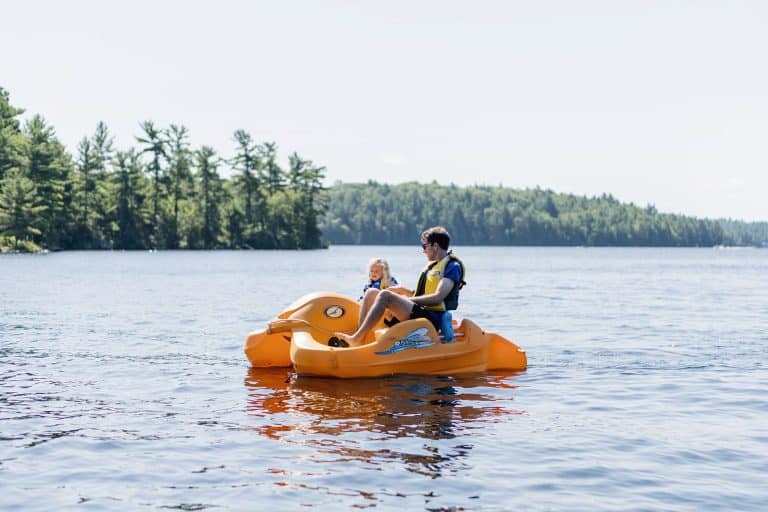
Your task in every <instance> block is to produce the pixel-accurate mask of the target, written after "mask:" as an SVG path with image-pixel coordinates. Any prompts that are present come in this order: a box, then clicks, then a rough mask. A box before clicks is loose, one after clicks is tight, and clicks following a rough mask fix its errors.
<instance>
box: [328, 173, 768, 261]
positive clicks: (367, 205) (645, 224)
mask: <svg viewBox="0 0 768 512" xmlns="http://www.w3.org/2000/svg"><path fill="white" fill-rule="evenodd" d="M760 224H763V225H765V224H766V223H756V224H755V227H754V228H753V227H752V226H751V225H750V224H747V223H743V222H737V221H730V223H727V222H725V221H717V220H708V219H698V218H694V217H689V216H684V215H674V214H667V213H660V212H658V211H657V210H656V208H655V207H653V206H647V207H638V206H636V205H634V204H626V203H621V202H619V201H618V200H616V199H615V198H614V197H612V196H611V195H602V196H600V197H593V198H587V197H583V196H576V195H572V194H560V193H555V192H553V191H551V190H542V189H540V188H535V189H526V190H520V189H511V188H503V187H490V186H472V187H458V186H455V185H449V186H445V185H440V184H438V183H436V182H433V183H431V184H420V183H403V184H398V185H388V184H381V183H377V182H375V181H368V182H367V183H337V184H336V185H334V186H333V187H331V188H330V189H329V191H328V211H327V213H326V215H325V217H324V218H323V221H322V223H321V224H320V229H321V230H322V231H323V236H325V237H326V238H327V239H328V240H329V241H330V242H331V243H337V244H412V243H414V242H415V241H417V239H418V235H419V233H420V232H421V230H422V229H423V228H424V227H425V226H432V225H444V226H446V227H448V229H449V231H450V232H451V234H452V236H453V238H454V239H455V240H456V241H457V242H458V243H460V244H462V245H565V246H672V247H676V246H680V247H692V246H715V245H721V244H726V245H741V244H748V245H760V243H765V242H766V241H768V232H763V235H762V238H761V237H760V235H759V231H757V227H759V225H760ZM737 228H739V229H741V230H742V232H739V231H738V229H737ZM739 233H740V234H739ZM747 233H752V234H754V235H755V236H752V237H750V236H748V235H747Z"/></svg>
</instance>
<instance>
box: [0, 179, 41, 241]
mask: <svg viewBox="0 0 768 512" xmlns="http://www.w3.org/2000/svg"><path fill="white" fill-rule="evenodd" d="M45 210H46V207H45V206H44V205H42V204H40V202H39V197H38V194H37V187H36V186H35V184H34V182H33V181H32V180H30V179H29V178H27V177H26V176H24V174H23V173H22V172H21V171H20V170H19V169H15V168H14V169H11V170H10V171H8V172H7V173H6V175H5V177H4V178H3V179H2V180H1V181H0V233H4V234H5V236H6V237H8V239H7V241H6V242H5V243H7V244H9V246H11V247H12V248H13V249H14V250H17V251H18V250H26V249H28V248H30V247H37V244H35V243H34V242H33V240H32V239H33V237H38V236H40V235H41V234H42V230H41V226H42V225H43V217H42V214H43V212H44V211H45Z"/></svg>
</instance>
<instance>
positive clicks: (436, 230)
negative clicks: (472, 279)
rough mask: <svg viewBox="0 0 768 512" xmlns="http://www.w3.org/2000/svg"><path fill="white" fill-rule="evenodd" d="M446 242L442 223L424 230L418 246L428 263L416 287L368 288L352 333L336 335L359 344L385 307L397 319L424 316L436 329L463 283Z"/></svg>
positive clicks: (455, 303)
mask: <svg viewBox="0 0 768 512" xmlns="http://www.w3.org/2000/svg"><path fill="white" fill-rule="evenodd" d="M450 243H451V237H450V235H449V234H448V231H447V230H446V229H445V228H444V227H442V226H435V227H432V228H429V229H427V230H426V231H424V232H423V233H422V234H421V247H422V249H423V251H424V255H425V256H426V257H427V260H428V261H429V264H428V265H427V267H426V268H425V269H424V270H423V271H422V272H421V275H420V276H419V282H418V285H417V286H416V290H409V289H407V288H405V287H404V286H402V285H396V286H390V287H389V288H387V289H385V290H378V289H375V288H371V289H368V290H367V291H366V293H365V295H364V296H363V301H362V303H361V304H360V321H359V325H358V328H357V330H356V331H355V332H354V333H352V334H346V333H336V337H337V338H338V339H340V340H342V341H345V342H347V343H348V344H349V345H350V346H353V347H354V346H357V345H360V344H361V343H362V342H363V339H365V335H366V333H367V332H368V331H369V330H371V328H372V327H373V326H374V325H376V323H377V322H378V321H379V319H381V317H382V316H383V315H384V313H385V312H386V310H387V309H389V310H390V311H391V312H392V313H393V314H394V316H395V317H396V318H397V319H398V320H407V319H411V318H426V319H427V320H429V321H430V322H431V323H432V324H433V325H434V326H435V329H437V330H439V329H440V324H441V321H442V318H443V314H444V313H445V311H446V309H456V307H457V306H458V299H459V288H461V286H463V284H464V281H463V278H464V267H463V265H462V263H461V261H460V260H459V259H458V258H456V257H455V256H453V255H452V254H450V253H449V252H448V247H449V246H450Z"/></svg>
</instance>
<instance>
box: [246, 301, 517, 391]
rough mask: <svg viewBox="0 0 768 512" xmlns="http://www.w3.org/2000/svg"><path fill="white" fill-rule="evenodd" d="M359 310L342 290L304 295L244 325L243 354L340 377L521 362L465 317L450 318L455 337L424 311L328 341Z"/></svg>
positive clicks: (257, 363) (257, 361)
mask: <svg viewBox="0 0 768 512" xmlns="http://www.w3.org/2000/svg"><path fill="white" fill-rule="evenodd" d="M358 316H359V305H358V303H357V302H356V301H354V300H353V299H351V298H349V297H346V296H344V295H340V294H336V293H331V292H317V293H311V294H309V295H305V296H304V297H302V298H300V299H299V300H297V301H296V302H294V303H293V304H291V305H290V306H289V307H288V308H286V310H285V311H283V312H282V313H280V314H279V315H278V316H277V318H275V319H274V320H273V321H272V322H270V323H269V325H268V326H267V328H266V329H264V330H260V331H256V332H252V333H250V334H249V335H248V337H247V339H246V342H245V354H246V356H247V357H248V360H249V361H250V363H251V365H252V366H253V367H256V368H264V367H274V366H277V367H290V366H292V367H293V368H294V369H295V371H296V372H297V373H298V374H301V375H318V376H328V377H341V378H355V377H380V376H384V375H392V374H397V373H410V374H418V375H447V374H459V373H469V372H482V371H486V370H525V369H526V367H527V364H528V363H527V358H526V355H525V351H524V350H523V349H521V348H520V347H518V346H517V345H516V344H515V343H513V342H512V341H510V340H508V339H506V338H504V337H503V336H501V335H499V334H496V333H490V332H486V331H484V330H482V329H481V328H480V327H479V326H478V325H477V324H475V323H474V322H472V321H471V320H469V319H464V320H462V321H461V323H459V324H457V325H455V326H454V333H455V337H454V339H453V340H451V341H449V342H446V341H445V340H442V339H441V338H440V336H439V334H438V332H437V331H436V330H435V328H434V326H433V325H432V324H431V323H430V322H429V321H428V320H426V319H424V318H418V319H414V320H406V321H404V322H400V323H398V324H395V325H394V326H392V327H387V326H386V325H385V324H384V321H383V319H382V320H381V321H380V322H379V324H378V325H376V326H375V327H374V329H371V331H370V332H369V333H368V336H367V338H366V339H365V340H364V343H363V345H361V346H357V347H336V346H330V345H329V342H330V343H332V341H331V340H332V338H333V337H334V336H333V334H334V333H336V332H348V333H351V332H353V331H354V330H355V328H356V326H357V322H358Z"/></svg>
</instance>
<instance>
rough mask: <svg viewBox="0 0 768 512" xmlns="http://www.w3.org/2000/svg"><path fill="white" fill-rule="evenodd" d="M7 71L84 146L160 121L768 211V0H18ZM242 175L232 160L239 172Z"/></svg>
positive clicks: (657, 200)
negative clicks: (99, 134)
mask: <svg viewBox="0 0 768 512" xmlns="http://www.w3.org/2000/svg"><path fill="white" fill-rule="evenodd" d="M0 18H2V23H0V87H3V88H5V89H6V90H7V91H8V92H9V94H10V96H11V98H10V99H11V104H13V105H14V106H17V107H22V108H25V109H26V110H27V112H26V113H25V115H24V118H25V119H26V118H29V117H30V116H31V115H33V114H41V115H42V116H43V117H44V118H45V119H46V121H47V122H48V123H49V124H50V125H52V126H53V127H54V128H55V130H56V133H57V135H58V137H59V139H60V140H61V141H62V142H63V143H64V144H66V145H67V147H68V148H69V149H70V151H72V152H73V153H74V152H75V150H76V146H77V143H78V141H79V140H80V139H82V138H83V137H84V136H90V135H92V133H93V131H94V129H95V127H96V124H97V123H98V122H99V121H104V122H105V123H106V124H107V126H108V127H109V129H110V131H111V133H112V134H113V135H114V137H115V143H116V146H117V147H118V148H121V149H122V148H128V147H130V146H135V145H136V142H135V137H136V136H138V135H140V134H141V129H140V127H139V124H140V123H141V122H142V121H145V120H152V121H154V123H155V124H156V125H158V126H163V127H165V126H168V125H169V124H171V123H174V124H180V125H184V126H186V127H187V128H188V129H189V130H190V134H191V141H192V143H193V145H194V146H195V147H198V146H200V145H209V146H212V147H213V148H215V149H216V150H217V151H218V152H219V154H220V155H222V156H224V157H231V156H232V155H233V153H234V147H235V144H234V141H233V133H234V131H235V130H238V129H243V130H246V131H248V132H249V133H250V134H251V135H252V136H253V137H254V139H255V140H256V141H259V142H267V141H270V142H276V143H277V144H278V146H279V151H280V155H281V160H282V161H283V162H286V163H287V157H288V155H289V154H290V153H293V152H296V153H298V154H299V155H300V156H301V157H302V158H305V159H310V160H312V161H314V162H315V163H316V164H318V165H322V166H325V167H326V169H327V170H326V181H327V184H329V185H331V184H333V183H335V182H337V181H343V182H353V181H354V182H360V181H367V180H369V179H372V180H377V181H379V182H388V183H401V182H405V181H419V182H422V183H430V182H432V181H433V180H435V181H437V182H438V183H441V184H448V183H454V184H456V185H492V186H498V185H503V186H505V187H513V188H533V187H537V186H538V187H541V188H544V189H551V190H554V191H556V192H563V193H572V194H578V195H586V196H594V195H601V194H603V193H607V194H612V195H613V196H614V197H616V198H617V199H619V200H621V201H625V202H633V203H635V204H637V205H639V206H646V205H648V204H652V205H654V206H656V208H657V209H659V210H660V211H663V212H669V213H682V214H686V215H694V216H698V217H709V218H720V217H727V218H734V219H742V220H748V221H758V220H759V221H768V200H767V199H766V195H767V193H768V59H767V58H766V56H767V55H768V30H766V27H767V26H768V2H765V1H762V0H754V1H741V0H721V1H709V0H688V1H685V0H679V1H678V0H662V1H654V0H635V1H623V0H606V1H590V0H585V1H574V0H526V1H516V0H502V1H484V0H477V1H473V2H466V1H453V0H442V1H433V0H424V1H420V0H409V1H401V0H390V1H387V2H374V1H364V0H356V1H352V0H350V1H341V0H323V1H319V0H281V1H277V0H276V1H256V0H254V1H231V0H217V1H215V2H214V1H207V2H202V1H195V0H187V1H161V0H152V1H147V0H132V1H130V2H126V1H123V2H119V1H114V2H104V1H83V0H67V1H66V2H61V1H53V0H40V1H36V0H22V1H18V0H3V2H2V4H1V5H0ZM224 174H226V171H225V172H224Z"/></svg>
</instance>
